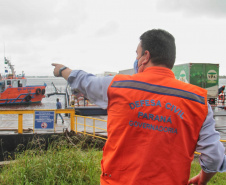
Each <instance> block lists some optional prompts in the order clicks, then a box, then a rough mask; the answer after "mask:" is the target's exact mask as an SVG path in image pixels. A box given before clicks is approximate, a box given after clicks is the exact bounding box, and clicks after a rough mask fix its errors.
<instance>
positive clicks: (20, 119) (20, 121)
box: [0, 109, 75, 134]
mask: <svg viewBox="0 0 226 185" xmlns="http://www.w3.org/2000/svg"><path fill="white" fill-rule="evenodd" d="M35 111H54V112H55V114H60V113H68V114H70V115H71V116H70V124H71V125H70V126H71V130H75V119H74V116H75V111H74V109H48V110H47V109H38V110H1V111H0V114H17V115H18V134H23V115H24V114H34V113H35ZM33 129H34V128H33Z"/></svg>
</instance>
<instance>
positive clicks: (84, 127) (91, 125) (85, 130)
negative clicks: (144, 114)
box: [0, 109, 226, 154]
mask: <svg viewBox="0 0 226 185" xmlns="http://www.w3.org/2000/svg"><path fill="white" fill-rule="evenodd" d="M35 111H54V112H55V114H60V113H65V114H70V129H71V130H72V131H74V132H76V133H82V134H84V135H89V136H93V137H96V138H101V139H104V140H107V129H105V128H106V125H107V124H106V122H107V121H106V120H104V119H98V118H93V117H87V116H80V115H75V111H74V109H48V110H46V109H40V110H1V111H0V114H17V115H18V134H23V115H24V114H33V115H34V113H35ZM79 118H80V120H79ZM81 120H83V121H81ZM87 120H89V122H88V121H87ZM103 123H104V125H103ZM103 126H104V127H105V128H103ZM78 127H80V128H78ZM33 130H34V128H33ZM98 130H99V131H98ZM220 141H221V142H225V143H226V140H220ZM195 153H196V154H199V153H197V152H195Z"/></svg>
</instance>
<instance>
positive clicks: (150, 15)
mask: <svg viewBox="0 0 226 185" xmlns="http://www.w3.org/2000/svg"><path fill="white" fill-rule="evenodd" d="M154 28H161V29H165V30H167V31H169V32H170V33H171V34H173V35H174V37H175V40H176V47H177V58H176V64H183V63H193V62H194V63H219V64H220V75H226V1H225V0H0V41H1V42H0V72H3V71H4V62H3V61H4V45H5V56H6V57H7V58H8V59H10V60H11V63H12V64H14V65H15V69H16V73H17V74H20V73H21V72H22V71H24V72H25V74H26V75H29V76H30V75H40V76H41V75H52V74H53V67H52V66H51V63H53V62H56V63H63V64H64V65H66V66H68V67H70V68H72V69H82V70H85V71H87V72H90V73H94V74H98V73H103V72H104V71H112V72H118V71H119V70H124V69H129V68H132V67H133V63H134V61H135V59H136V48H137V45H138V43H139V37H140V35H141V34H142V33H143V32H145V31H147V30H150V29H154Z"/></svg>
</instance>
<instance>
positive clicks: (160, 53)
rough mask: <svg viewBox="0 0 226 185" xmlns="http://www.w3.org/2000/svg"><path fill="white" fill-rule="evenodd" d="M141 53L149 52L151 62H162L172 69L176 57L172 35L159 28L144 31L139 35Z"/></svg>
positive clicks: (157, 63)
mask: <svg viewBox="0 0 226 185" xmlns="http://www.w3.org/2000/svg"><path fill="white" fill-rule="evenodd" d="M140 40H141V47H142V54H144V52H145V51H146V50H148V51H149V52H150V55H151V57H150V59H151V61H152V63H153V64H156V65H159V64H163V65H165V66H166V67H168V68H170V69H172V68H173V65H174V63H175V58H176V45H175V39H174V37H173V35H171V34H170V33H169V32H167V31H165V30H161V29H153V30H149V31H146V32H145V33H143V34H142V35H141V36H140Z"/></svg>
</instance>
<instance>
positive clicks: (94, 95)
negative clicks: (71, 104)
mask: <svg viewBox="0 0 226 185" xmlns="http://www.w3.org/2000/svg"><path fill="white" fill-rule="evenodd" d="M113 78H114V77H113V76H108V77H97V76H95V75H93V74H90V73H86V72H85V71H82V70H73V71H72V72H71V74H70V75H69V77H68V83H69V85H70V86H71V88H72V90H73V91H77V92H81V93H82V94H83V95H84V96H85V97H86V98H88V99H89V100H90V101H91V102H92V103H94V104H96V105H98V106H100V107H101V108H103V109H106V108H107V106H108V97H107V90H108V86H109V85H110V83H111V81H112V79H113Z"/></svg>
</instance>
